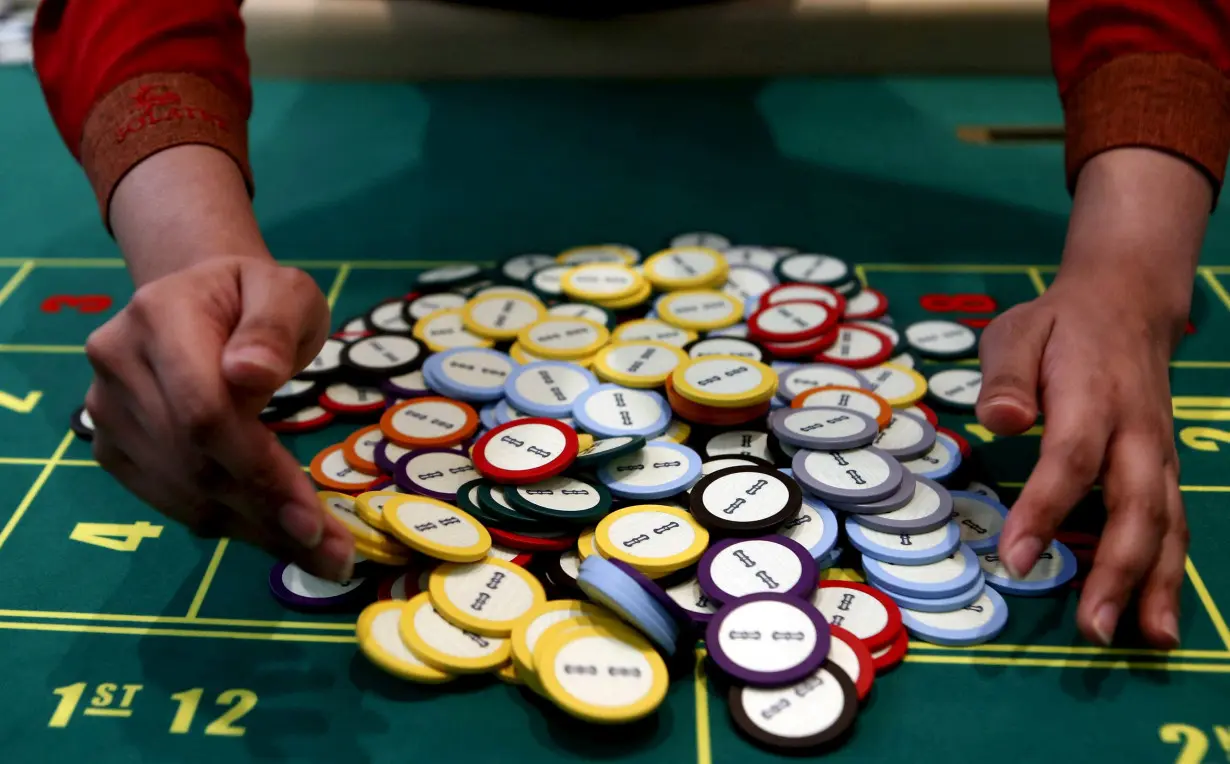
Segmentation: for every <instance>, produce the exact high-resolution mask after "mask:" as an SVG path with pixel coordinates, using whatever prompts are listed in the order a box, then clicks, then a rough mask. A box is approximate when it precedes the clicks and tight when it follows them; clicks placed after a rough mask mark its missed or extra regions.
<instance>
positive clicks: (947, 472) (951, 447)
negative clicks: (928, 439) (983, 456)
mask: <svg viewBox="0 0 1230 764" xmlns="http://www.w3.org/2000/svg"><path fill="white" fill-rule="evenodd" d="M901 466H902V467H905V468H906V469H907V470H909V471H910V472H913V473H914V474H915V475H922V476H923V477H925V478H931V479H932V480H934V481H935V482H937V483H943V482H944V481H945V480H947V479H948V478H949V477H951V476H952V474H953V473H954V472H956V471H957V468H958V467H960V466H961V450H960V449H958V448H957V446H956V444H955V443H952V442H951V441H950V440H949V439H948V438H936V439H935V445H933V446H931V450H930V451H928V452H927V453H925V454H923V455H922V456H920V457H918V458H917V459H910V460H909V461H905V462H902V463H901Z"/></svg>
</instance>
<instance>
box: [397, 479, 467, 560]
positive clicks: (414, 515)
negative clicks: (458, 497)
mask: <svg viewBox="0 0 1230 764" xmlns="http://www.w3.org/2000/svg"><path fill="white" fill-rule="evenodd" d="M384 520H385V522H386V523H388V525H389V530H390V531H392V533H393V535H394V536H396V537H397V538H398V539H399V540H400V541H401V542H402V543H403V544H405V545H406V546H408V547H410V548H411V549H413V550H415V551H417V552H422V553H423V554H425V555H427V556H428V557H434V558H436V559H437V560H445V561H446V562H477V561H479V560H481V559H483V558H484V557H486V556H487V552H488V551H490V549H491V534H489V533H488V532H487V529H486V528H484V527H483V525H482V523H480V522H478V521H477V520H475V519H474V518H473V517H470V515H468V514H466V513H465V512H462V511H461V510H460V509H458V508H456V507H453V506H449V505H448V504H445V503H444V502H442V501H437V500H436V499H431V498H428V497H426V496H410V495H405V496H399V497H397V498H395V499H391V500H389V501H388V502H386V503H385V505H384Z"/></svg>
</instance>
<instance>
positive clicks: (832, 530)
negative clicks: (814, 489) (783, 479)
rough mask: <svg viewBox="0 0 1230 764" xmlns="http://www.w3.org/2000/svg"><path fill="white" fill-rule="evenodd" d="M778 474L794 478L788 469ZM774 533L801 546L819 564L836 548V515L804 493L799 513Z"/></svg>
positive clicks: (814, 498) (821, 502)
mask: <svg viewBox="0 0 1230 764" xmlns="http://www.w3.org/2000/svg"><path fill="white" fill-rule="evenodd" d="M778 472H780V473H782V474H783V475H786V476H787V477H790V478H793V477H794V473H793V472H792V471H791V470H790V469H789V468H784V469H779V470H778ZM776 532H777V533H778V534H779V535H782V536H785V537H787V538H789V539H793V540H794V541H797V542H798V543H799V544H801V545H803V547H804V548H806V549H807V551H808V553H809V554H811V557H812V559H813V560H815V561H816V562H818V563H819V562H822V561H824V560H825V559H827V557H828V555H829V553H830V552H832V551H833V548H834V547H835V546H837V515H835V514H834V513H833V510H831V509H829V507H828V505H826V504H825V503H824V502H823V501H820V500H819V499H817V498H816V497H815V496H812V495H810V494H808V493H807V492H806V491H804V492H803V506H802V507H801V508H800V509H799V513H798V514H797V515H795V516H794V517H793V518H791V519H790V520H787V521H786V522H784V523H782V524H781V525H780V526H778V528H777V531H776Z"/></svg>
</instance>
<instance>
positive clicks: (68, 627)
mask: <svg viewBox="0 0 1230 764" xmlns="http://www.w3.org/2000/svg"><path fill="white" fill-rule="evenodd" d="M0 629H11V630H13V631H58V632H68V633H73V634H121V635H127V636H134V637H147V636H157V637H196V638H198V639H202V638H203V639H239V640H253V641H261V642H319V643H325V644H336V645H352V644H355V643H356V642H357V641H358V640H357V639H356V638H355V637H354V636H353V635H350V636H341V635H336V636H335V635H332V634H284V633H261V632H243V631H193V630H191V629H156V628H151V627H149V626H94V625H90V624H75V623H15V622H12V621H0Z"/></svg>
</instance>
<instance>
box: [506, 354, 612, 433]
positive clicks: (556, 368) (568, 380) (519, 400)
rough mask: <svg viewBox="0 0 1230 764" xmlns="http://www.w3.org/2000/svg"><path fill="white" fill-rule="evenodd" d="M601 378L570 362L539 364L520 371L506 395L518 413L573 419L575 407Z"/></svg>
mask: <svg viewBox="0 0 1230 764" xmlns="http://www.w3.org/2000/svg"><path fill="white" fill-rule="evenodd" d="M597 386H598V378H597V377H595V376H594V374H593V372H591V371H590V370H589V369H586V368H585V367H583V366H581V365H579V364H575V363H572V362H570V361H535V362H534V363H530V364H526V365H525V366H522V367H520V368H518V369H517V370H516V371H514V372H513V373H512V374H510V375H509V376H508V379H507V380H506V381H505V382H504V395H505V397H506V398H507V399H508V401H509V403H510V404H511V405H512V406H513V407H514V408H515V409H517V410H518V411H523V412H525V413H526V414H530V415H531V416H543V417H550V418H552V419H558V418H560V417H570V416H572V404H573V403H574V402H575V401H576V399H577V398H578V397H579V396H580V395H581V394H582V393H584V392H586V391H587V390H590V389H591V388H595V387H597Z"/></svg>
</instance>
